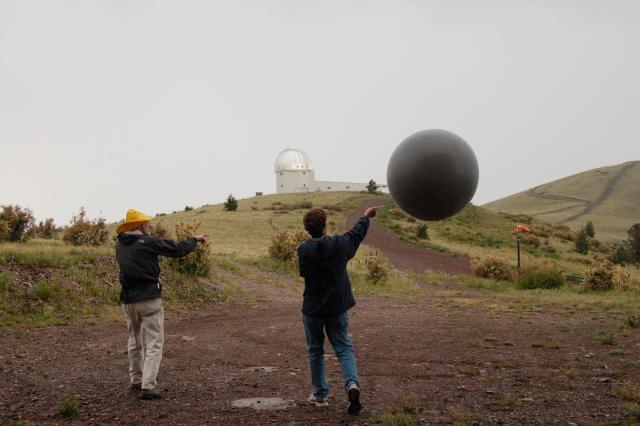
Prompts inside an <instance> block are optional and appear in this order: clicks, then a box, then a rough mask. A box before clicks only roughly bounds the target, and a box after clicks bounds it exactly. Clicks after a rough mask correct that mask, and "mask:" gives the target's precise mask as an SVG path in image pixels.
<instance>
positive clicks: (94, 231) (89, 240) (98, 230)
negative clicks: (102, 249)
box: [62, 207, 109, 246]
mask: <svg viewBox="0 0 640 426" xmlns="http://www.w3.org/2000/svg"><path fill="white" fill-rule="evenodd" d="M86 215H87V212H86V211H85V210H84V207H80V213H78V214H77V215H73V218H72V219H71V224H70V225H69V226H67V227H66V228H65V230H64V235H63V237H62V239H63V240H64V241H65V242H66V243H68V244H72V245H74V246H99V245H102V244H104V242H105V241H107V237H108V236H109V231H107V228H106V225H105V223H106V220H105V219H104V218H97V219H93V220H88V219H86V218H85V216H86Z"/></svg>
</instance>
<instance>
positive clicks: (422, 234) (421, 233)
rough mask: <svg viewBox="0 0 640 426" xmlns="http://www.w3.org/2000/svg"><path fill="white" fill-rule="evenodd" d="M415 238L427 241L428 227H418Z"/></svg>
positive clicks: (422, 225) (424, 224) (423, 225)
mask: <svg viewBox="0 0 640 426" xmlns="http://www.w3.org/2000/svg"><path fill="white" fill-rule="evenodd" d="M416 236H417V237H418V238H420V239H422V240H428V239H429V226H428V225H427V224H426V223H423V224H421V225H418V229H417V230H416Z"/></svg>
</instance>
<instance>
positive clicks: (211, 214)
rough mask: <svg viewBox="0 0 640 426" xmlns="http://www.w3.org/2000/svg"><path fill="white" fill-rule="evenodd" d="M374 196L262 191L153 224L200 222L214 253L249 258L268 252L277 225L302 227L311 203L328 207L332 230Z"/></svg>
mask: <svg viewBox="0 0 640 426" xmlns="http://www.w3.org/2000/svg"><path fill="white" fill-rule="evenodd" d="M373 198H375V197H374V196H372V195H369V194H361V193H357V192H356V193H354V192H317V193H308V194H273V195H263V196H258V197H252V198H247V199H243V200H238V210H236V211H234V212H227V211H224V208H223V204H222V203H221V204H215V205H209V206H202V207H200V208H197V209H194V210H191V211H188V212H179V213H175V214H167V215H166V216H157V217H155V218H154V219H153V220H152V221H151V224H152V225H157V224H161V225H162V226H163V227H164V228H166V229H167V230H169V231H170V233H171V232H172V231H173V230H174V228H175V225H176V224H177V223H179V222H187V223H191V222H198V223H200V224H201V227H200V229H199V231H200V232H202V233H204V234H209V235H210V236H211V246H212V250H213V252H214V253H219V254H229V255H236V256H239V257H244V258H248V257H254V256H262V255H265V254H266V252H267V249H268V247H269V244H270V243H271V238H272V236H273V233H274V230H275V229H281V230H282V229H296V228H297V229H300V228H302V216H303V215H304V213H305V212H306V211H307V210H308V209H309V208H311V207H319V208H324V209H326V210H327V213H328V216H329V217H328V228H329V232H338V231H340V230H342V228H343V226H344V221H345V219H346V216H347V214H348V213H349V212H350V211H351V210H354V209H355V208H356V207H358V206H359V205H360V204H362V203H363V202H365V201H367V200H370V199H373Z"/></svg>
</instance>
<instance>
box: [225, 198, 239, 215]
mask: <svg viewBox="0 0 640 426" xmlns="http://www.w3.org/2000/svg"><path fill="white" fill-rule="evenodd" d="M224 209H225V210H226V211H228V212H234V211H236V210H238V200H236V198H235V197H234V196H233V194H229V196H228V197H227V201H225V202H224Z"/></svg>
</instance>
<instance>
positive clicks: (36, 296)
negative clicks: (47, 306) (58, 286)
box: [27, 281, 54, 302]
mask: <svg viewBox="0 0 640 426" xmlns="http://www.w3.org/2000/svg"><path fill="white" fill-rule="evenodd" d="M53 292H54V287H53V285H51V284H49V283H48V282H46V281H40V282H38V283H37V284H36V286H35V287H34V288H33V289H31V291H30V292H29V294H28V295H27V297H28V298H29V299H30V300H41V301H43V302H47V301H49V300H50V299H51V297H52V296H53Z"/></svg>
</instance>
